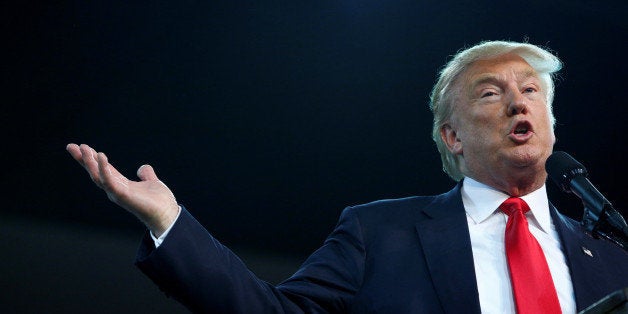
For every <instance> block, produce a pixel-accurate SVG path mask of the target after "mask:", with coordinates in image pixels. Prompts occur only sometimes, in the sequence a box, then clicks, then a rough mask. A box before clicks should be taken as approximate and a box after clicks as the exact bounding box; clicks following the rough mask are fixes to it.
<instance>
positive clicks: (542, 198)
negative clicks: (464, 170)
mask: <svg viewBox="0 0 628 314" xmlns="http://www.w3.org/2000/svg"><path fill="white" fill-rule="evenodd" d="M509 197H510V196H509V195H508V194H506V193H504V192H502V191H499V190H497V189H494V188H492V187H490V186H488V185H486V184H484V183H480V182H478V181H476V180H474V179H471V178H468V177H465V178H464V181H463V182H462V203H463V204H464V208H465V211H466V212H467V215H469V217H470V218H471V219H472V220H473V221H474V222H475V223H476V224H479V223H482V222H483V221H484V220H486V219H487V218H488V217H489V216H491V215H492V214H493V213H495V211H496V210H497V209H498V207H499V205H501V203H503V202H504V201H505V200H506V199H508V198H509ZM521 198H522V199H523V200H524V201H525V202H526V203H528V206H530V212H531V215H532V218H533V221H535V223H536V224H537V225H538V227H540V228H541V229H542V230H543V231H544V232H546V233H549V232H550V230H551V218H550V214H549V201H548V200H547V190H546V189H545V184H543V186H542V187H541V188H539V189H537V190H535V191H533V192H531V193H529V194H526V195H524V196H521ZM528 217H530V213H528Z"/></svg>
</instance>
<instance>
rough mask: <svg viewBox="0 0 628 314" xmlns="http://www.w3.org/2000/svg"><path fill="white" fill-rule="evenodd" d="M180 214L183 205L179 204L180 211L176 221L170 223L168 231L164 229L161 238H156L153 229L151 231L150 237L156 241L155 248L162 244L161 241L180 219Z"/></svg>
mask: <svg viewBox="0 0 628 314" xmlns="http://www.w3.org/2000/svg"><path fill="white" fill-rule="evenodd" d="M179 215H181V206H179V212H178V213H177V217H175V218H174V221H172V224H171V225H170V227H168V229H166V231H164V233H162V234H161V236H159V238H156V237H155V235H154V234H153V232H152V231H151V232H149V233H150V237H151V238H152V239H153V242H154V243H155V248H158V247H159V246H160V245H161V243H162V242H164V239H166V236H167V235H168V232H170V229H172V227H173V226H174V224H175V223H176V222H177V220H178V219H179Z"/></svg>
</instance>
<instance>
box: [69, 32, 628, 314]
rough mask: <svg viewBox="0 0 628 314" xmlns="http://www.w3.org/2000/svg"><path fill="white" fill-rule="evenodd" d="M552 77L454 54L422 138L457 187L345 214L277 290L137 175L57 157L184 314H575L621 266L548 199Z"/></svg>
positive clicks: (621, 260)
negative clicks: (135, 244) (125, 233)
mask: <svg viewBox="0 0 628 314" xmlns="http://www.w3.org/2000/svg"><path fill="white" fill-rule="evenodd" d="M560 67H561V64H560V61H559V60H558V59H557V58H556V57H554V56H553V55H552V54H550V53H549V52H547V51H545V50H543V49H541V48H539V47H537V46H534V45H530V44H525V43H513V42H485V43H482V44H479V45H476V46H474V47H472V48H469V49H466V50H464V51H462V52H460V53H458V54H457V55H456V56H455V57H454V58H453V59H452V60H451V61H450V62H449V63H448V64H447V66H446V67H445V68H444V69H443V70H442V71H441V73H440V76H439V79H438V81H437V83H436V85H435V86H434V89H433V91H432V97H431V104H430V106H431V109H432V111H433V112H434V129H433V138H434V140H435V141H436V143H437V146H438V149H439V151H440V153H441V156H442V159H443V165H444V169H445V171H446V172H447V173H448V174H449V175H450V176H451V177H452V178H453V179H454V180H456V181H459V183H458V184H457V185H456V187H455V188H454V189H453V190H451V191H449V192H448V193H445V194H442V195H438V196H428V197H410V198H405V199H397V200H385V201H378V202H373V203H370V204H365V205H360V206H354V207H349V208H347V209H345V210H344V211H343V214H342V215H341V217H340V221H339V223H338V225H337V226H336V228H335V230H334V231H333V232H332V233H331V234H330V236H329V237H328V239H327V240H326V241H325V243H324V245H323V246H322V247H321V248H320V249H318V250H317V251H316V252H314V253H313V254H312V255H311V256H310V257H309V258H308V259H307V260H306V262H305V263H304V264H303V265H302V266H301V268H300V269H299V270H298V271H297V272H296V273H295V274H294V275H293V276H292V277H291V278H289V279H288V280H286V281H284V282H283V283H281V284H279V285H278V286H276V287H275V286H272V285H269V284H267V283H265V282H262V281H260V280H259V279H258V278H256V277H255V276H254V275H253V274H252V273H251V272H250V271H248V270H247V269H246V267H245V266H244V264H243V263H242V262H241V261H240V260H239V259H238V258H237V257H236V256H235V255H234V254H233V253H232V252H231V251H230V250H229V249H227V248H226V247H224V246H222V245H221V244H220V243H219V242H218V241H217V240H216V239H214V238H213V237H212V236H211V235H210V234H209V233H208V232H207V231H206V230H205V229H204V228H203V227H202V226H201V225H200V224H199V223H198V222H197V221H196V220H195V219H194V218H193V217H192V216H191V215H190V214H189V212H188V211H187V210H186V209H185V208H181V207H179V205H178V204H177V202H176V200H175V198H174V196H173V195H172V193H171V192H170V190H169V189H168V188H167V187H166V186H165V185H164V184H163V183H162V182H161V181H159V179H158V178H157V176H156V175H155V172H154V171H153V169H152V168H151V167H150V166H148V165H144V166H142V167H140V168H139V170H138V177H139V178H140V179H141V181H139V182H134V181H130V180H128V179H127V178H126V177H124V176H123V175H121V174H120V173H119V172H118V171H117V170H116V169H115V168H114V167H113V166H111V165H110V164H109V163H108V161H107V157H106V156H105V155H104V154H103V153H96V151H95V150H93V149H92V148H90V147H89V146H87V145H81V146H78V145H75V144H70V145H68V147H67V149H68V151H69V152H70V154H71V155H72V156H73V157H74V158H75V159H76V160H77V161H78V162H79V163H80V164H82V165H83V167H85V169H86V170H87V171H88V172H89V174H90V176H91V177H92V179H93V180H94V182H95V183H96V184H97V185H98V186H99V187H101V188H103V189H104V190H105V191H106V193H107V195H108V196H109V198H110V199H111V200H112V201H114V202H115V203H117V204H119V205H120V206H122V207H124V208H125V209H127V210H129V211H130V212H131V213H133V214H135V215H136V216H137V217H138V218H139V219H140V220H141V221H142V222H143V223H144V224H145V225H146V226H147V227H148V229H149V230H150V233H149V234H148V235H147V236H146V237H145V238H144V241H143V244H142V246H141V247H140V250H139V252H138V257H137V265H138V267H140V269H141V270H142V271H143V272H144V273H145V274H146V275H148V276H149V277H150V278H151V279H152V280H153V281H154V282H155V283H156V284H157V285H159V286H160V288H161V289H162V290H164V292H165V293H166V294H168V295H171V296H173V297H174V298H176V299H177V300H179V301H180V302H182V303H183V304H185V305H186V306H187V307H188V308H189V309H191V310H193V311H197V312H210V313H302V312H305V313H480V312H484V313H514V312H515V311H517V312H519V313H524V312H526V311H528V312H536V313H539V312H541V313H542V312H545V313H556V312H561V311H562V312H564V313H574V312H575V311H576V310H582V309H584V308H586V307H587V306H589V305H591V304H592V303H594V302H595V301H597V300H598V299H600V298H602V297H604V296H605V295H607V294H608V293H611V292H613V291H615V290H618V289H620V288H623V287H626V286H628V255H627V254H625V253H624V252H623V251H621V250H619V249H617V248H615V247H614V246H613V245H611V244H610V243H607V242H603V241H600V240H594V239H591V238H589V237H587V236H585V235H584V233H583V232H582V230H581V228H580V227H579V225H578V224H577V223H576V222H574V221H573V220H570V219H568V218H566V217H564V216H562V215H560V214H559V213H558V212H557V211H556V209H555V208H554V207H553V206H552V205H551V204H549V202H548V200H547V195H546V191H545V181H546V178H547V174H546V172H545V170H544V164H545V160H546V159H547V158H548V156H549V155H550V154H551V152H552V147H553V145H554V142H555V137H554V130H553V125H554V118H553V114H552V111H551V103H552V100H553V94H554V87H553V82H552V77H551V76H552V74H553V73H555V72H556V71H558V70H559V69H560ZM513 202H514V203H513ZM512 204H515V205H512ZM513 206H514V207H513ZM515 207H516V208H518V211H512V212H511V211H509V210H510V208H515ZM528 207H529V208H530V210H529V211H527V213H526V210H527V208H528ZM522 230H523V231H522ZM521 232H523V233H521ZM522 234H525V235H527V236H522ZM530 234H532V236H530ZM513 235H514V236H513ZM521 238H525V241H527V242H525V243H526V244H521V243H520V242H517V241H520V239H521ZM511 241H515V242H511ZM510 243H514V244H510ZM521 245H528V246H526V248H525V249H517V248H521ZM528 248H529V249H528ZM533 250H534V252H536V253H534V254H532V253H530V252H532V251H533ZM517 253H522V254H520V255H517ZM530 256H533V257H534V258H536V259H535V260H534V262H529V261H527V259H528V258H530ZM522 261H523V262H522ZM522 263H523V264H522ZM522 271H523V273H522ZM537 271H538V272H537Z"/></svg>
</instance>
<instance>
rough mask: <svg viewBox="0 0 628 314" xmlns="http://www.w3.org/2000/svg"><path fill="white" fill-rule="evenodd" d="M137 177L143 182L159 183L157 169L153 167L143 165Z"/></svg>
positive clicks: (138, 170)
mask: <svg viewBox="0 0 628 314" xmlns="http://www.w3.org/2000/svg"><path fill="white" fill-rule="evenodd" d="M137 176H138V177H139V178H140V179H141V180H142V181H159V179H158V178H157V174H156V173H155V169H153V167H152V166H151V165H142V166H141V167H139V169H137Z"/></svg>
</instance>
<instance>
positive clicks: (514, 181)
mask: <svg viewBox="0 0 628 314" xmlns="http://www.w3.org/2000/svg"><path fill="white" fill-rule="evenodd" d="M468 176H469V177H471V178H473V179H474V180H476V181H478V182H481V183H484V184H486V185H488V186H490V187H492V188H495V189H497V190H500V191H502V192H504V193H506V194H508V195H510V196H513V197H520V196H524V195H527V194H530V193H532V192H534V191H536V190H538V189H540V188H541V187H542V186H543V184H545V180H546V179H547V173H546V172H545V171H542V172H540V173H539V172H537V173H532V174H530V173H526V174H517V173H511V174H510V175H509V176H500V177H492V176H477V175H476V176H474V175H468Z"/></svg>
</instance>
